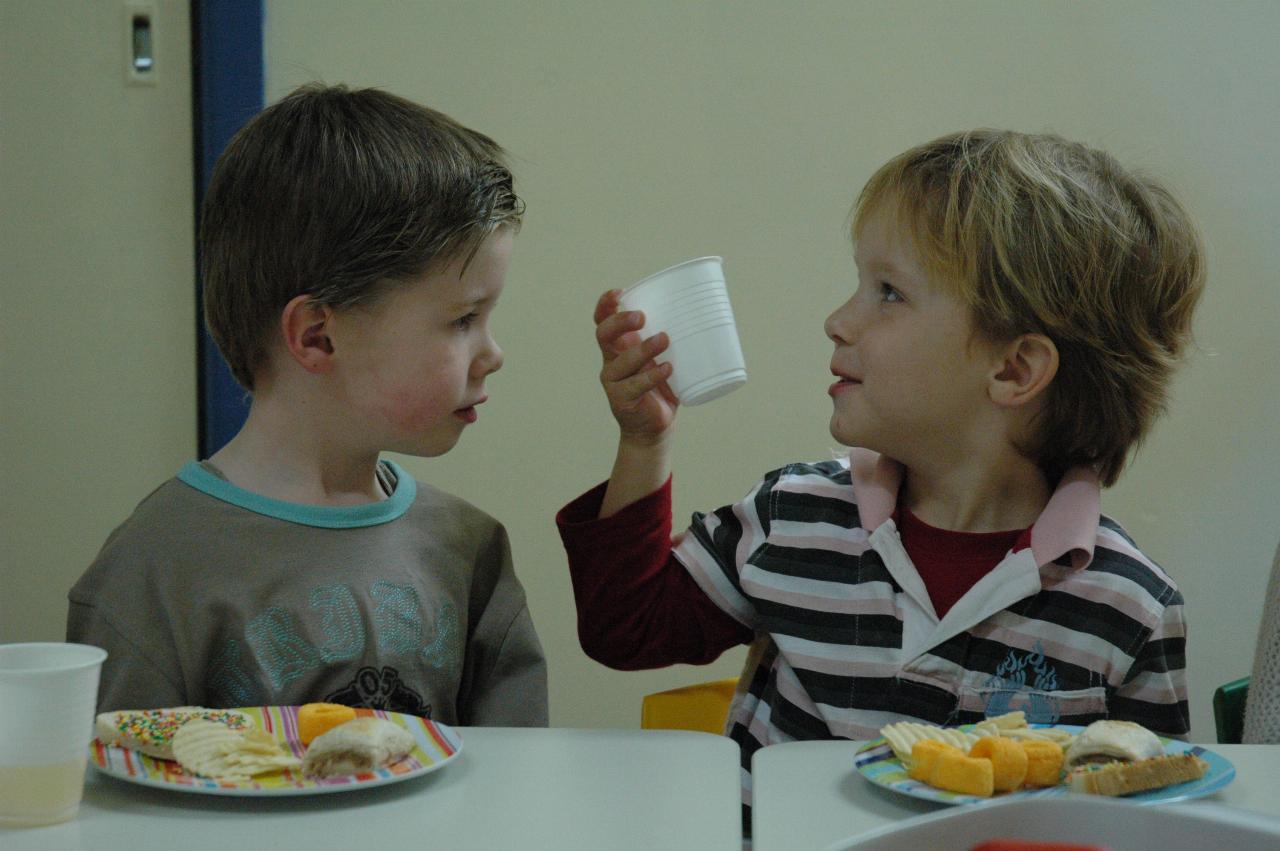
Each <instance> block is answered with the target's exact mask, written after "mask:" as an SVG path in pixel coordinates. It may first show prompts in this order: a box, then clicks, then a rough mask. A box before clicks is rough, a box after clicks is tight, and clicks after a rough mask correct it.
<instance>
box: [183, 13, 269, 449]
mask: <svg viewBox="0 0 1280 851" xmlns="http://www.w3.org/2000/svg"><path fill="white" fill-rule="evenodd" d="M262 18H263V8H262V0H191V72H192V73H191V79H192V93H191V101H192V118H193V122H194V133H193V134H192V135H193V138H194V143H195V167H196V173H195V202H196V203H195V207H196V226H197V228H198V227H199V218H200V205H201V204H202V203H203V201H204V194H205V189H206V188H207V187H208V186H209V178H210V176H211V175H212V174H213V166H214V163H216V162H217V161H218V156H219V155H220V154H221V153H222V151H223V149H224V148H225V147H226V146H227V142H229V141H230V140H231V137H232V136H233V135H235V132H236V131H237V130H239V129H240V127H241V125H243V124H244V123H245V122H246V121H247V120H249V118H251V117H252V116H254V115H255V114H257V113H258V112H259V111H261V109H262V106H263V102H264V98H265V93H264V82H263V76H264V74H263V56H262ZM196 251H197V258H196V335H197V337H196V365H197V370H198V371H197V379H196V386H197V393H198V402H197V404H198V406H199V416H198V418H197V422H198V428H199V437H198V443H199V449H198V451H199V453H200V457H201V458H208V457H209V456H210V455H212V454H213V453H215V452H217V451H218V450H219V449H221V448H222V446H223V445H225V444H226V442H227V441H228V440H230V439H231V438H232V437H234V436H235V434H236V432H237V431H239V430H240V426H242V425H243V424H244V421H245V417H246V416H247V415H248V413H249V396H248V394H247V393H246V392H245V391H244V389H243V388H242V387H240V385H239V384H237V383H236V380H235V378H233V377H232V375H231V369H230V368H229V367H228V366H227V362H226V361H225V360H223V358H222V355H221V354H220V353H219V352H218V347H217V346H216V345H215V344H214V342H213V338H211V337H210V336H209V332H208V331H207V330H206V329H205V324H204V305H203V289H202V285H201V281H200V272H199V256H198V253H199V246H198V245H197V247H196Z"/></svg>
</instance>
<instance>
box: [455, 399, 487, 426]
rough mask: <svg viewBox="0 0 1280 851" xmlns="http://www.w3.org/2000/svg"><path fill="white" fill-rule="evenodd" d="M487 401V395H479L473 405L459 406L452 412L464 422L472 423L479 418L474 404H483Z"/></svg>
mask: <svg viewBox="0 0 1280 851" xmlns="http://www.w3.org/2000/svg"><path fill="white" fill-rule="evenodd" d="M487 401H489V397H488V396H481V397H480V398H479V399H477V400H476V401H475V404H474V405H467V406H466V407H465V408H459V409H458V410H456V411H454V412H453V415H454V416H455V417H457V418H458V419H460V420H462V421H463V422H464V423H473V422H475V421H476V420H478V419H479V418H480V414H479V413H478V412H477V411H476V405H483V404H484V403H485V402H487Z"/></svg>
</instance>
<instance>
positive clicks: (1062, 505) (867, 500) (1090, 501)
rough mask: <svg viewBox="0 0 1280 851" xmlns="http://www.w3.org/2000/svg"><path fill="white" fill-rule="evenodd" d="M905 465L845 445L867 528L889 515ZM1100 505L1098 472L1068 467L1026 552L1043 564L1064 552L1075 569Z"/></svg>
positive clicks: (1086, 559) (1087, 549) (1087, 552)
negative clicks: (1029, 552)
mask: <svg viewBox="0 0 1280 851" xmlns="http://www.w3.org/2000/svg"><path fill="white" fill-rule="evenodd" d="M905 472H906V468H905V467H903V466H902V465H901V464H899V463H898V462H897V461H894V460H893V459H892V458H889V457H888V456H885V455H881V454H879V453H878V452H872V451H871V450H870V449H851V450H849V474H850V477H851V480H852V483H853V500H854V502H856V503H857V505H858V516H859V517H860V518H861V521H862V528H864V529H866V530H867V531H868V532H873V531H875V530H876V529H878V528H880V526H881V525H883V524H884V522H885V521H886V520H888V519H889V518H890V517H892V516H893V510H894V508H895V507H896V506H897V504H898V491H899V489H900V488H901V487H902V476H903V474H904V473H905ZM1101 510H1102V489H1101V487H1100V486H1099V484H1098V476H1097V474H1095V473H1094V472H1093V471H1092V470H1090V469H1088V468H1087V467H1075V468H1073V469H1071V470H1068V471H1067V473H1066V475H1064V476H1063V477H1062V481H1060V482H1058V487H1057V488H1056V489H1055V490H1054V492H1053V495H1052V496H1051V497H1049V502H1048V504H1046V505H1045V507H1044V511H1042V512H1040V516H1039V517H1038V518H1037V519H1036V522H1035V523H1034V524H1033V525H1032V526H1031V554H1032V555H1033V556H1034V557H1035V560H1036V565H1037V566H1040V567H1043V566H1044V565H1046V564H1049V563H1050V562H1053V561H1057V560H1058V559H1059V558H1061V557H1062V556H1064V555H1066V554H1068V553H1070V555H1071V566H1072V567H1073V568H1076V569H1077V570H1079V569H1082V568H1085V567H1088V566H1089V563H1090V562H1091V561H1093V546H1094V541H1095V540H1096V539H1097V536H1098V517H1099V516H1100V514H1101Z"/></svg>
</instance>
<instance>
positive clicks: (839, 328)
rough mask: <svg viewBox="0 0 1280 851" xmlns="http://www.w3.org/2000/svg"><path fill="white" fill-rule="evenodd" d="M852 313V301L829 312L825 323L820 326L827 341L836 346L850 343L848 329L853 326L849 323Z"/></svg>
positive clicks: (850, 337)
mask: <svg viewBox="0 0 1280 851" xmlns="http://www.w3.org/2000/svg"><path fill="white" fill-rule="evenodd" d="M852 313H853V299H849V300H848V301H846V302H845V303H844V304H842V305H840V306H839V307H837V308H836V309H835V310H833V311H831V315H830V316H828V317H827V321H826V322H824V323H823V324H822V330H823V331H825V332H826V334H827V339H828V340H830V341H831V342H833V343H835V344H836V345H842V344H843V345H847V344H849V343H850V342H852V334H851V333H850V327H851V325H852V324H853V323H852V322H851V321H850V320H851V318H852Z"/></svg>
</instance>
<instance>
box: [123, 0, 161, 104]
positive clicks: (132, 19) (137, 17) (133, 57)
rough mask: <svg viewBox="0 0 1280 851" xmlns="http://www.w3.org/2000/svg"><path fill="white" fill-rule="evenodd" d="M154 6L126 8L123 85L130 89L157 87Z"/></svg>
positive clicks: (156, 29) (134, 5)
mask: <svg viewBox="0 0 1280 851" xmlns="http://www.w3.org/2000/svg"><path fill="white" fill-rule="evenodd" d="M158 31H159V27H157V25H156V6H155V4H154V3H126V4H125V6H124V81H125V84H126V85H130V86H154V85H155V84H156V75H157V73H158V70H157V66H156V44H157V43H158V42H157V37H156V36H157V32H158Z"/></svg>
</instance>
